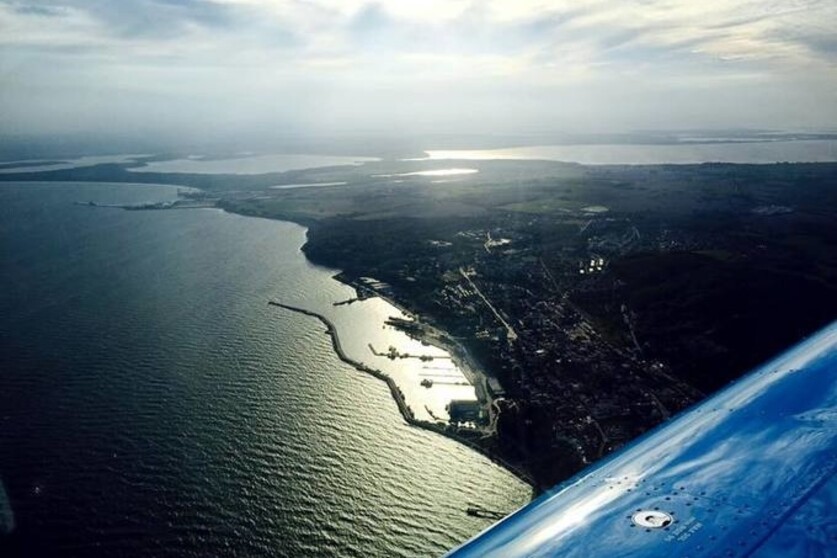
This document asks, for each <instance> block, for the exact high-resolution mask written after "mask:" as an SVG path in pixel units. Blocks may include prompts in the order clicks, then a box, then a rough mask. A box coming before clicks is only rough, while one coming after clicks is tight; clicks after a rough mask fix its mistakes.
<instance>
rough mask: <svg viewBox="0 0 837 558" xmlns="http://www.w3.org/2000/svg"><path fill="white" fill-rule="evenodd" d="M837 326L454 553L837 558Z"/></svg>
mask: <svg viewBox="0 0 837 558" xmlns="http://www.w3.org/2000/svg"><path fill="white" fill-rule="evenodd" d="M836 468H837V322H834V323H832V324H831V325H830V326H828V327H827V328H825V329H824V330H822V331H821V332H819V333H818V334H816V335H814V336H812V337H811V338H809V339H807V340H805V341H803V342H802V343H801V344H799V345H798V346H796V347H794V348H793V349H791V350H789V351H788V352H786V353H784V354H782V355H781V356H779V357H778V358H776V359H775V360H773V361H771V362H770V363H768V364H766V365H764V366H762V367H761V368H759V369H757V370H755V371H754V372H752V373H750V374H749V375H747V376H745V377H744V378H742V379H741V380H739V381H737V382H735V383H733V384H731V385H730V386H728V387H727V388H725V389H723V390H722V391H720V392H719V393H718V394H716V395H715V396H713V397H711V398H709V399H708V400H706V401H705V402H703V403H702V404H700V405H698V406H696V407H693V408H692V409H690V410H689V411H687V412H685V413H683V414H681V415H680V416H679V417H677V418H675V419H672V420H671V421H668V422H666V423H665V424H663V425H661V426H660V427H658V428H657V429H655V430H653V431H651V432H649V433H648V434H646V435H645V436H643V437H641V438H640V439H639V440H637V441H636V442H634V443H632V444H630V445H629V446H626V447H625V448H623V449H622V450H620V451H618V452H616V453H615V454H613V455H612V456H610V457H608V458H607V459H605V460H604V461H602V462H600V463H599V464H597V465H595V466H594V467H593V468H592V469H587V470H585V471H582V472H581V473H580V474H579V475H577V476H575V477H574V478H572V479H570V480H569V481H567V482H565V483H563V484H561V485H559V486H557V487H556V488H554V489H552V490H551V491H550V492H549V493H547V494H544V495H543V496H541V497H540V498H538V499H537V500H535V501H533V502H532V503H530V504H529V505H527V506H525V507H523V508H521V509H520V510H518V511H517V512H515V513H513V514H511V515H510V516H508V517H506V518H505V519H503V520H502V521H500V522H499V523H497V524H495V525H493V526H492V527H490V528H488V529H487V530H485V531H484V532H483V533H481V534H480V535H477V536H476V537H475V538H473V539H472V540H470V541H468V542H466V543H464V544H463V545H461V546H460V547H458V548H456V549H454V550H453V551H451V552H450V553H448V554H447V556H448V557H449V558H465V557H472V556H473V557H477V556H478V557H480V558H488V557H502V558H515V557H523V556H526V557H553V556H554V557H561V558H574V557H578V558H599V557H608V558H610V557H635V558H646V557H660V556H671V557H678V558H699V557H701V558H702V557H721V558H731V557H744V556H752V557H758V558H773V557H776V558H779V557H782V558H788V557H793V558H798V557H808V556H810V557H812V558H813V557H816V558H825V557H829V556H832V557H837V513H835V511H837V480H835V476H834V473H835V469H836Z"/></svg>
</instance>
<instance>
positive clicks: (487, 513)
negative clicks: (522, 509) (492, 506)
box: [465, 505, 508, 521]
mask: <svg viewBox="0 0 837 558" xmlns="http://www.w3.org/2000/svg"><path fill="white" fill-rule="evenodd" d="M465 513H467V514H468V515H470V516H472V517H482V518H485V519H490V520H492V521H499V520H501V519H503V518H504V517H506V516H507V515H508V514H507V513H503V512H499V511H495V510H489V509H487V508H484V507H482V506H476V505H471V506H468V509H466V510H465Z"/></svg>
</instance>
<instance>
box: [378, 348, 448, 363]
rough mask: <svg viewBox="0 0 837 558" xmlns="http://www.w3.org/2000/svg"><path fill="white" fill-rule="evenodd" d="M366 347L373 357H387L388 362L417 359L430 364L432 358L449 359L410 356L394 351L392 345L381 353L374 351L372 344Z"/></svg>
mask: <svg viewBox="0 0 837 558" xmlns="http://www.w3.org/2000/svg"><path fill="white" fill-rule="evenodd" d="M368 345H369V350H370V351H372V354H373V355H375V356H382V357H387V358H388V359H390V360H395V359H397V358H417V359H419V360H420V361H422V362H432V361H433V359H434V358H440V359H446V358H447V359H449V358H450V357H449V356H447V355H441V356H432V355H412V354H410V353H401V352H398V349H396V348H395V347H393V346H392V345H390V347H389V349H387V352H385V353H382V352H380V351H376V350H375V347H373V346H372V343H369V344H368Z"/></svg>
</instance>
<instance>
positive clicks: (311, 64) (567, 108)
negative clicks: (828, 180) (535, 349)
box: [0, 0, 837, 136]
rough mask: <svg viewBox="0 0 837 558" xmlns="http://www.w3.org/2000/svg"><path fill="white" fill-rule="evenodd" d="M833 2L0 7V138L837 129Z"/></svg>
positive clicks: (304, 1)
mask: <svg viewBox="0 0 837 558" xmlns="http://www.w3.org/2000/svg"><path fill="white" fill-rule="evenodd" d="M835 29H837V0H822V1H819V0H783V1H774V0H758V1H735V0H722V1H715V0H613V1H597V0H573V1H556V0H553V1H548V2H541V1H536V0H486V1H467V0H448V1H442V0H424V1H421V0H414V1H410V0H383V1H378V2H362V1H356V0H277V1H268V0H213V1H209V0H50V1H40V0H13V1H9V0H0V121H2V127H3V129H2V132H5V133H40V132H78V131H83V132H88V131H93V132H96V131H113V130H117V129H118V130H123V131H130V133H137V134H153V133H182V134H183V135H184V136H188V135H190V134H196V135H200V134H216V135H217V134H224V133H239V132H241V131H244V130H248V129H257V130H261V131H265V132H270V131H272V130H282V131H290V132H292V131H315V132H317V133H329V132H347V131H372V132H390V133H392V132H395V133H400V132H434V131H438V132H460V131H463V132H480V133H482V132H496V133H504V132H525V131H563V130H568V131H581V132H586V131H623V130H629V129H677V128H695V127H698V128H715V127H767V128H784V129H788V128H792V129H798V128H810V127H824V128H835V127H837V32H835Z"/></svg>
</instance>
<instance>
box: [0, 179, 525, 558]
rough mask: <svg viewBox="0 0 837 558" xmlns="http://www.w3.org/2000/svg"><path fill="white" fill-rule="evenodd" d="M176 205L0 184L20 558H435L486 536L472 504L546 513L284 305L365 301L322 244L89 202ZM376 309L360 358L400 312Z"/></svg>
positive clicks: (2, 409) (338, 314) (115, 191)
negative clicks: (274, 302)
mask: <svg viewBox="0 0 837 558" xmlns="http://www.w3.org/2000/svg"><path fill="white" fill-rule="evenodd" d="M175 194H176V192H175V189H174V188H168V187H156V186H130V185H119V186H116V185H102V184H98V185H97V184H78V183H77V184H33V183H28V184H3V185H2V186H0V284H2V285H3V288H2V289H1V290H0V478H2V481H3V483H4V485H5V491H6V493H7V494H8V498H9V500H10V504H11V509H12V510H13V514H14V523H15V529H14V531H13V532H12V534H11V535H6V536H2V535H0V555H2V556H6V555H12V556H15V555H22V556H33V555H50V556H433V555H438V554H439V553H441V552H443V551H444V550H445V549H447V548H449V547H451V546H453V545H455V544H456V543H457V542H459V541H461V540H463V539H465V538H467V537H469V536H470V535H473V534H475V533H476V532H477V531H479V530H480V529H482V528H484V527H486V526H487V524H486V522H485V521H484V520H480V519H476V518H471V517H468V516H466V515H465V514H464V508H465V507H466V506H467V505H468V503H470V502H475V503H480V504H482V505H485V506H486V507H489V508H493V509H501V510H511V509H514V508H515V507H517V506H519V505H521V504H523V503H524V502H525V501H526V500H527V498H528V496H529V489H528V487H526V486H525V485H523V484H522V483H520V482H519V481H518V480H516V479H515V478H514V477H512V476H511V475H510V474H508V473H507V472H505V471H504V470H502V469H500V468H498V467H496V466H495V465H493V464H491V463H490V462H489V461H487V460H486V459H484V458H482V457H481V456H479V455H477V454H475V453H473V452H471V451H470V450H468V449H466V448H464V447H462V446H460V445H458V444H456V443H455V442H452V441H450V440H447V439H445V438H441V437H439V436H436V435H433V434H430V433H427V432H424V431H421V430H417V429H414V428H410V427H408V426H406V425H405V424H404V423H403V421H402V420H401V418H400V415H399V414H398V412H397V410H396V407H395V404H394V402H393V401H392V399H391V398H390V395H389V392H388V390H387V388H386V386H385V385H384V384H382V383H381V382H379V381H377V380H374V379H372V378H370V377H367V376H365V375H363V374H361V373H359V372H357V371H355V370H354V369H353V368H351V367H350V366H348V365H346V364H344V363H342V362H340V361H339V360H338V359H337V358H336V356H335V355H334V354H333V353H332V351H331V345H330V341H329V339H328V337H326V336H325V335H323V327H322V325H321V324H320V323H319V322H318V321H317V320H315V319H311V318H309V317H305V316H302V315H298V314H293V313H290V312H282V311H279V310H278V309H277V308H275V307H270V306H267V305H266V301H267V300H268V299H271V298H274V299H280V300H285V301H288V302H292V303H298V304H300V305H307V306H308V307H309V308H311V309H314V310H318V311H324V312H332V317H333V318H334V319H335V321H336V322H337V325H338V328H341V329H343V330H346V328H347V326H346V325H341V322H342V323H348V324H351V319H353V318H351V314H344V313H343V312H344V310H345V311H346V312H348V310H347V309H345V308H343V307H341V309H340V310H335V309H334V307H332V306H331V302H333V301H335V300H341V299H344V298H347V297H348V296H350V295H351V290H350V289H348V288H347V287H345V286H343V285H341V284H339V283H337V282H335V281H334V280H332V279H331V275H332V274H333V270H325V269H322V268H317V267H314V266H312V265H310V264H308V263H307V262H306V260H305V259H304V257H303V256H302V254H301V253H300V251H299V247H300V246H301V245H302V243H303V242H304V232H305V231H304V229H303V228H301V227H299V226H296V225H293V224H289V223H281V222H275V221H268V220H260V219H251V218H244V217H239V216H235V215H230V214H226V213H223V212H220V211H215V210H194V211H123V210H120V209H109V208H90V207H84V206H79V205H73V204H72V202H73V201H75V200H96V201H98V202H100V203H140V202H144V201H151V200H161V199H170V198H173V197H174V196H175ZM370 302H372V305H371V306H363V307H359V308H358V310H357V311H356V312H357V314H356V315H362V316H366V318H365V320H367V321H365V322H364V326H363V327H358V328H357V331H356V332H355V336H351V335H349V334H348V331H347V332H346V335H347V341H346V342H347V344H349V345H350V346H351V347H355V348H354V349H352V350H356V351H361V350H363V347H364V346H365V343H366V342H367V341H366V337H365V336H366V335H370V336H371V335H373V334H372V333H368V332H370V331H371V330H372V329H376V330H377V329H378V327H379V326H378V325H377V323H376V322H375V319H376V318H375V317H374V316H376V315H378V316H380V315H382V314H387V313H388V312H389V307H387V308H386V309H383V310H382V309H381V307H380V306H377V305H380V304H383V303H382V302H381V301H370ZM367 322H368V323H367ZM382 331H383V330H382ZM384 334H385V335H394V334H393V333H392V332H388V331H384V333H383V334H382V335H384ZM378 342H380V340H378ZM404 373H405V374H406V373H407V372H404ZM434 389H435V388H434ZM0 494H2V491H0Z"/></svg>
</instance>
